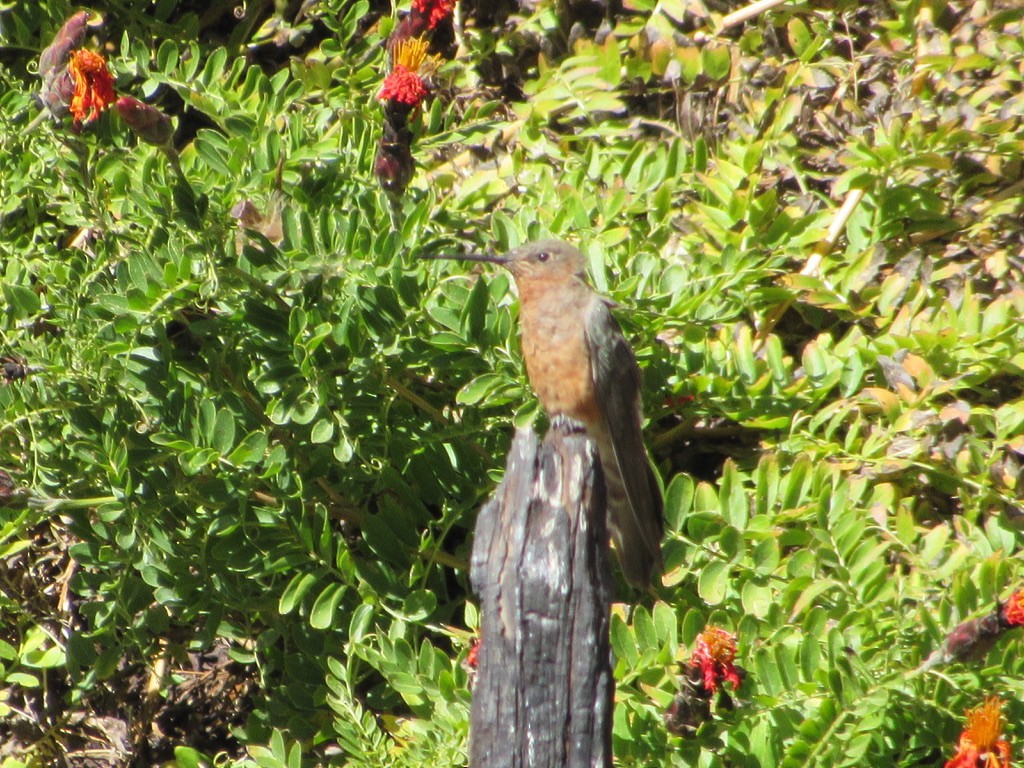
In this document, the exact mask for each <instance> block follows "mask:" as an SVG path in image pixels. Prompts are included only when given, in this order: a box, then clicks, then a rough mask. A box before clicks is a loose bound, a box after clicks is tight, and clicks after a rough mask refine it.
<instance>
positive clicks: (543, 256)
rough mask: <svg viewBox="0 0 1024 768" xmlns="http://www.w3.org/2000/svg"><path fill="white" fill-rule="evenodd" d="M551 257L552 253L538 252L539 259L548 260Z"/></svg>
mask: <svg viewBox="0 0 1024 768" xmlns="http://www.w3.org/2000/svg"><path fill="white" fill-rule="evenodd" d="M550 258H551V254H550V253H543V252H542V253H538V254H537V261H547V260H548V259H550Z"/></svg>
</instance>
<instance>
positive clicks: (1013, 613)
mask: <svg viewBox="0 0 1024 768" xmlns="http://www.w3.org/2000/svg"><path fill="white" fill-rule="evenodd" d="M1003 618H1004V619H1006V623H1007V624H1009V625H1010V626H1011V627H1019V626H1021V625H1024V589H1021V590H1018V591H1016V592H1014V593H1013V594H1012V595H1010V599H1009V600H1007V601H1006V605H1005V606H1003Z"/></svg>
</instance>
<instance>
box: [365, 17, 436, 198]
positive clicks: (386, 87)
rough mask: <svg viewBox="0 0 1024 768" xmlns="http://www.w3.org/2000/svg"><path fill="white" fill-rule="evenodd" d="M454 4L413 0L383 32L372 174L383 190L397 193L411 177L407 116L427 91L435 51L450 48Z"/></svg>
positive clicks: (413, 110)
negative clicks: (384, 70)
mask: <svg viewBox="0 0 1024 768" xmlns="http://www.w3.org/2000/svg"><path fill="white" fill-rule="evenodd" d="M454 10H455V0H412V7H411V8H410V10H409V13H407V14H406V15H405V17H404V18H403V19H402V21H401V22H400V23H399V24H398V26H396V27H395V28H394V30H392V32H391V36H390V37H388V43H387V50H388V54H389V58H390V62H391V71H390V72H389V73H388V75H387V77H386V78H384V84H383V86H382V87H381V90H380V93H379V94H377V98H378V99H380V100H381V101H383V102H384V130H383V132H382V135H381V139H380V143H379V144H378V145H377V156H376V157H375V158H374V161H373V172H374V175H375V176H376V177H377V180H378V181H379V182H380V185H381V186H382V187H383V188H384V189H385V190H386V191H388V192H391V193H394V194H401V193H402V192H404V191H405V188H406V187H407V186H408V184H409V182H410V181H411V180H412V175H413V171H414V170H415V162H414V161H413V157H412V139H413V131H412V129H411V128H410V127H409V118H410V117H411V116H412V115H414V114H418V113H417V110H418V109H419V108H420V107H421V106H422V104H423V102H424V101H425V100H426V98H427V96H428V95H429V94H430V89H429V88H428V86H427V78H428V76H429V75H430V74H431V73H432V72H433V71H434V70H435V69H436V68H437V65H438V63H439V60H440V57H441V56H442V55H443V56H446V57H449V58H450V57H451V56H452V55H453V54H454V52H455V45H454V43H455V26H454V20H453V13H454ZM430 54H433V55H430Z"/></svg>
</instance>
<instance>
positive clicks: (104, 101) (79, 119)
mask: <svg viewBox="0 0 1024 768" xmlns="http://www.w3.org/2000/svg"><path fill="white" fill-rule="evenodd" d="M68 72H70V73H71V80H72V81H73V82H74V85H75V92H74V95H73V96H72V97H71V115H72V116H73V117H74V119H75V120H74V124H75V127H78V126H79V125H81V124H82V123H83V122H84V123H91V122H92V121H93V120H95V119H96V118H97V117H99V116H100V112H101V111H102V110H104V109H106V108H107V107H109V106H110V105H111V104H113V103H114V99H116V98H117V94H115V93H114V76H113V75H111V74H110V70H109V69H107V60H106V59H104V58H103V57H102V56H100V55H99V54H98V53H93V52H92V51H87V50H85V49H81V50H77V51H75V52H73V53H72V54H71V61H70V62H69V63H68Z"/></svg>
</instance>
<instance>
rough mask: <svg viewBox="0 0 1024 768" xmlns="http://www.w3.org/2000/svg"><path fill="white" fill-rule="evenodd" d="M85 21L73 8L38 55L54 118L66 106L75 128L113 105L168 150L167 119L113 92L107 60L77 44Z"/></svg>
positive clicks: (48, 106) (42, 91) (170, 130)
mask: <svg viewBox="0 0 1024 768" xmlns="http://www.w3.org/2000/svg"><path fill="white" fill-rule="evenodd" d="M88 26H89V14H88V13H86V12H85V11H79V12H78V13H76V14H73V15H72V16H71V17H70V18H69V19H68V20H67V21H66V22H64V26H62V27H61V28H60V29H59V30H58V31H57V34H56V35H54V37H53V41H52V42H51V43H50V44H49V45H48V46H47V47H46V48H45V49H44V50H43V52H42V53H41V54H40V55H39V76H40V78H41V79H42V81H43V87H42V88H41V89H40V92H39V100H40V101H41V102H42V104H43V106H44V107H45V108H46V109H48V110H49V111H50V113H51V114H52V115H53V116H54V117H55V118H56V119H58V120H60V119H61V118H63V117H64V116H65V115H67V114H68V113H69V112H70V113H71V116H72V118H73V122H72V126H73V129H74V130H75V132H78V130H79V129H80V128H81V127H82V126H83V125H88V124H89V123H91V122H93V121H94V120H96V119H97V118H98V117H99V116H100V112H102V111H103V110H105V109H107V108H109V107H111V106H116V108H117V112H118V114H119V115H120V116H121V118H122V120H124V122H125V124H126V125H127V126H128V127H129V128H131V129H132V131H134V132H135V134H136V135H137V136H139V138H141V139H142V140H143V141H145V142H148V143H150V144H154V145H156V146H160V147H162V148H164V149H165V150H167V151H171V136H172V134H173V132H174V129H173V126H172V125H171V119H170V118H169V117H168V116H167V115H166V114H164V113H163V112H161V111H160V110H159V109H157V108H156V107H153V106H150V105H149V104H144V103H143V102H141V101H139V100H138V99H135V98H132V97H131V96H123V97H122V98H120V99H118V98H117V93H116V92H115V90H114V76H113V75H112V74H111V73H110V70H109V69H108V68H107V60H106V59H104V58H103V56H101V55H100V54H98V53H96V52H94V51H90V50H88V49H86V48H82V47H81V46H82V44H83V43H84V42H85V35H86V31H87V30H88Z"/></svg>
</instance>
